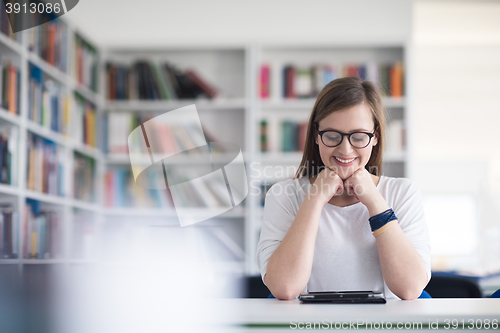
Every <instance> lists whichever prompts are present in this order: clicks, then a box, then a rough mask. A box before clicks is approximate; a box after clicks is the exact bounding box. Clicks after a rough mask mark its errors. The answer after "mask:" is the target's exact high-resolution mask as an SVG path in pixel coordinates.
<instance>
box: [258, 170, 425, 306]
mask: <svg viewBox="0 0 500 333" xmlns="http://www.w3.org/2000/svg"><path fill="white" fill-rule="evenodd" d="M311 186H312V184H311V183H310V181H309V179H308V178H302V179H294V180H292V179H288V180H285V181H282V182H279V183H276V184H275V185H273V186H272V187H271V188H270V189H269V191H268V192H267V194H266V201H265V208H264V220H263V223H262V230H261V235H260V240H259V244H258V260H259V265H260V271H261V275H262V278H264V275H265V274H266V269H267V262H268V261H269V258H270V257H271V255H272V254H273V252H274V250H276V248H277V247H278V245H279V244H280V243H281V241H282V240H283V238H284V237H285V235H286V233H287V231H288V229H289V228H290V226H291V225H292V222H293V220H294V219H295V215H296V214H297V211H298V210H299V207H300V205H301V204H302V202H303V201H304V198H305V196H306V195H307V193H308V192H309V189H310V188H311ZM377 189H378V190H379V192H380V193H381V194H382V196H383V197H384V198H385V200H386V201H387V203H388V205H389V207H391V208H392V209H393V210H394V212H395V214H396V216H397V218H398V222H399V225H400V227H401V229H402V230H403V232H404V234H405V235H406V237H407V238H408V240H409V241H410V243H411V244H412V245H413V247H414V248H415V250H416V251H417V252H418V253H419V254H420V256H421V257H422V260H423V261H424V263H425V267H426V271H427V281H429V279H430V277H431V259H430V239H429V232H428V229H427V224H426V222H425V217H424V210H423V205H422V198H421V194H420V191H419V190H418V188H417V187H416V185H415V184H414V183H413V182H412V181H411V180H409V179H405V178H392V177H385V176H382V177H380V181H379V183H378V185H377ZM369 217H370V216H369V214H368V209H367V208H366V207H365V206H364V205H363V204H362V203H361V202H358V203H356V204H353V205H350V206H346V207H338V206H334V205H331V204H329V203H327V204H325V206H324V207H323V210H322V212H321V219H320V223H319V229H318V233H317V236H316V243H315V247H314V259H313V265H312V271H311V277H310V279H309V282H308V283H307V286H306V288H305V289H304V291H342V290H373V291H383V292H384V293H385V297H386V298H397V296H396V295H394V294H393V293H392V292H391V291H390V290H389V288H388V287H387V285H386V284H385V282H384V279H383V277H382V270H381V268H380V261H379V257H378V250H377V244H376V242H375V237H373V235H372V232H371V229H370V224H369V222H368V218H369Z"/></svg>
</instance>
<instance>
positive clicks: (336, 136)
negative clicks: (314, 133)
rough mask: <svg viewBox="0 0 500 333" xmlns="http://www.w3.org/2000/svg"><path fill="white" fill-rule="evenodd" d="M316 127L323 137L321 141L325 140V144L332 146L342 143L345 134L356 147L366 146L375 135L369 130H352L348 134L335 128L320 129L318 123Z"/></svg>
mask: <svg viewBox="0 0 500 333" xmlns="http://www.w3.org/2000/svg"><path fill="white" fill-rule="evenodd" d="M316 129H317V130H318V134H319V136H320V137H321V142H323V144H324V145H325V146H327V147H330V148H333V147H337V146H338V145H340V144H341V143H342V140H344V136H347V138H348V140H349V143H350V144H351V146H353V147H354V148H358V149H361V148H365V147H367V146H368V145H369V144H370V142H371V141H372V138H373V137H374V136H375V134H374V133H369V132H352V133H349V134H347V133H342V132H338V131H334V130H327V131H320V130H319V125H318V124H316ZM374 132H375V130H374Z"/></svg>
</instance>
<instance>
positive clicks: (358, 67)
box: [260, 61, 404, 99]
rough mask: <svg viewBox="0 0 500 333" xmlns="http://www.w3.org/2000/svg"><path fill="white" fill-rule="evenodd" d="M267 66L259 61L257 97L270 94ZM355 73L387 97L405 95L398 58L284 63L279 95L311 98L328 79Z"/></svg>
mask: <svg viewBox="0 0 500 333" xmlns="http://www.w3.org/2000/svg"><path fill="white" fill-rule="evenodd" d="M270 70H271V69H270V67H269V65H267V64H263V65H261V69H260V98H262V99H266V98H268V97H269V80H268V76H269V73H270ZM352 76H357V77H360V78H361V79H362V80H369V81H372V82H374V83H376V84H378V85H379V87H380V89H381V91H382V93H383V94H384V95H386V96H390V97H402V96H404V66H403V63H402V62H401V61H397V62H396V63H392V64H385V63H381V64H376V63H373V62H370V63H362V64H344V65H342V66H338V67H337V66H332V65H329V64H314V65H312V66H311V67H296V66H294V65H290V64H288V65H285V66H284V67H283V68H282V71H281V80H282V83H283V84H282V86H281V87H282V91H281V95H280V96H277V97H280V98H287V99H294V98H313V97H316V96H317V95H318V94H319V92H320V91H321V89H323V87H324V86H325V85H327V84H328V83H329V82H331V81H333V80H335V79H336V78H338V77H352Z"/></svg>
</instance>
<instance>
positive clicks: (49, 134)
mask: <svg viewBox="0 0 500 333" xmlns="http://www.w3.org/2000/svg"><path fill="white" fill-rule="evenodd" d="M26 128H27V129H28V130H29V131H30V132H31V133H33V134H36V135H38V136H41V137H44V138H46V139H49V140H50V141H53V142H55V143H57V144H59V145H61V146H67V145H68V143H69V137H66V136H64V135H62V134H60V133H57V132H54V131H52V130H51V129H49V128H47V127H44V126H42V125H39V124H37V123H34V122H32V121H30V120H28V121H27V122H26Z"/></svg>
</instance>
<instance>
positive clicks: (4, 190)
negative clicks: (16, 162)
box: [0, 184, 21, 196]
mask: <svg viewBox="0 0 500 333" xmlns="http://www.w3.org/2000/svg"><path fill="white" fill-rule="evenodd" d="M0 193H1V194H9V195H14V196H19V195H20V194H21V191H20V190H19V188H18V187H17V186H12V185H6V184H0Z"/></svg>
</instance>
